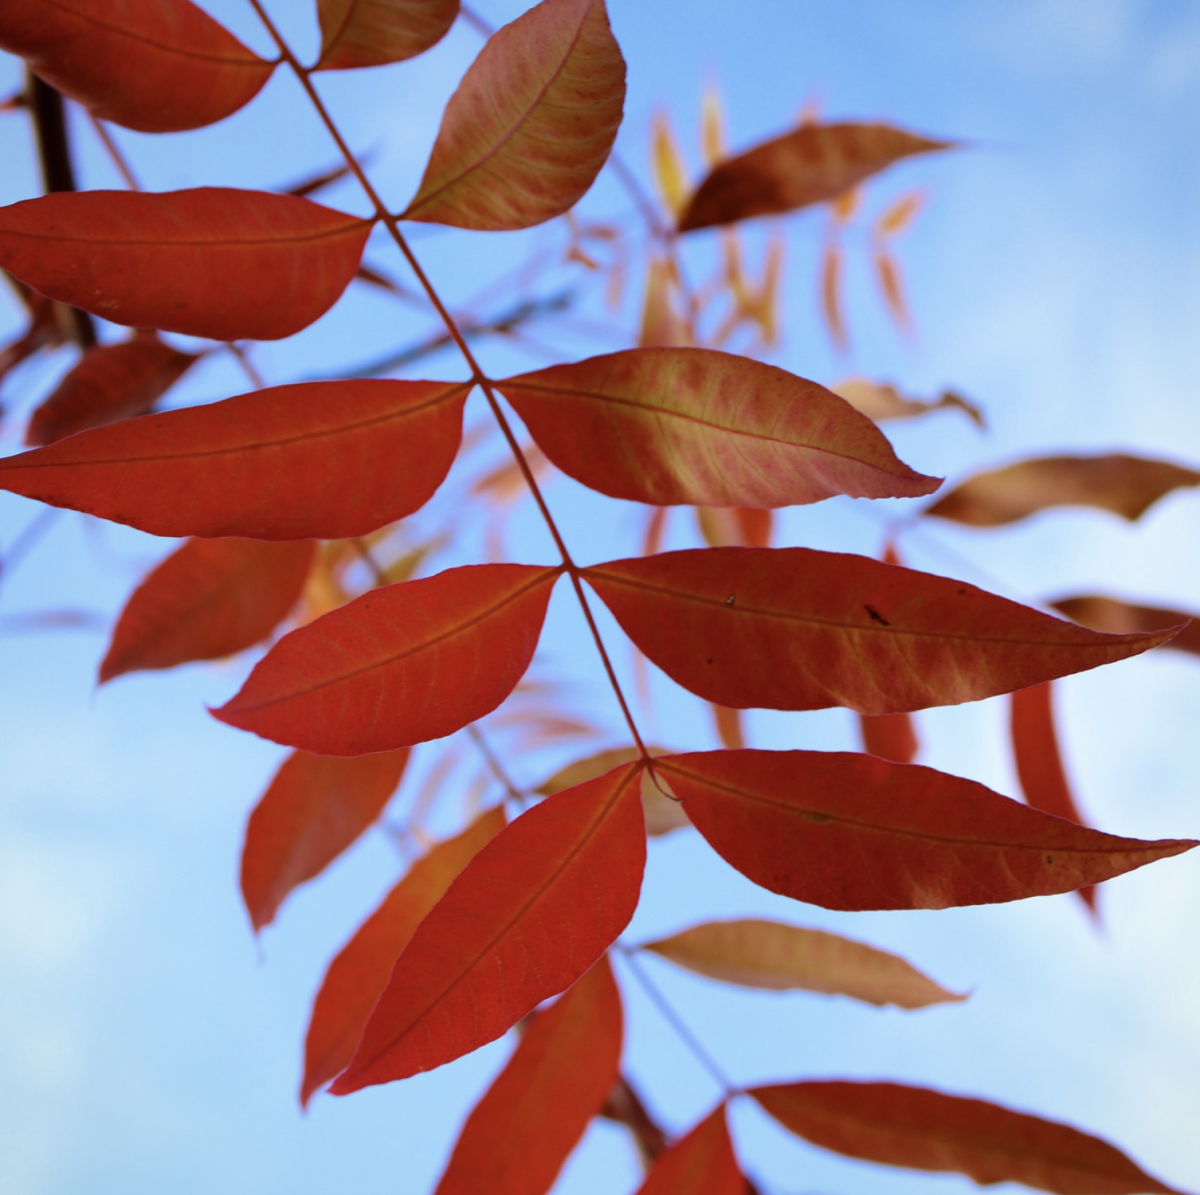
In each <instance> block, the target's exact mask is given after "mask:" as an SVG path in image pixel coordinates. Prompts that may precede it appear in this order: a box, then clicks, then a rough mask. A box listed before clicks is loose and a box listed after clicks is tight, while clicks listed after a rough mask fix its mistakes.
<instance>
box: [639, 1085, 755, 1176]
mask: <svg viewBox="0 0 1200 1195" xmlns="http://www.w3.org/2000/svg"><path fill="white" fill-rule="evenodd" d="M749 1190H750V1188H749V1186H748V1185H747V1183H746V1179H745V1177H744V1176H743V1174H742V1171H741V1168H740V1167H739V1166H738V1160H737V1155H736V1154H735V1153H734V1152H733V1142H732V1141H731V1140H730V1139H729V1126H728V1125H727V1124H726V1123H725V1105H724V1104H721V1105H719V1106H718V1107H717V1108H715V1109H713V1111H712V1112H710V1113H709V1115H708V1116H706V1117H705V1118H704V1120H702V1121H701V1122H700V1123H699V1124H698V1125H696V1126H695V1127H694V1128H693V1129H692V1130H691V1131H690V1132H689V1133H688V1134H687V1136H685V1137H681V1138H680V1139H679V1140H678V1141H676V1142H675V1144H674V1145H672V1146H671V1148H670V1149H668V1150H667V1151H666V1152H665V1153H663V1154H660V1155H659V1157H658V1159H657V1160H656V1161H655V1163H654V1169H652V1170H651V1171H650V1173H649V1175H647V1177H646V1181H645V1182H644V1183H643V1184H642V1185H641V1186H640V1187H639V1188H638V1192H637V1195H748V1192H749Z"/></svg>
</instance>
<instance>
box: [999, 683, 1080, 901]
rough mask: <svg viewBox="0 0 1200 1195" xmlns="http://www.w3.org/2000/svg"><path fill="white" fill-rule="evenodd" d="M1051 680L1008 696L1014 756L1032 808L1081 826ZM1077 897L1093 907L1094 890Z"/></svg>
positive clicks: (1022, 787)
mask: <svg viewBox="0 0 1200 1195" xmlns="http://www.w3.org/2000/svg"><path fill="white" fill-rule="evenodd" d="M1052 697H1053V684H1052V682H1050V681H1046V683H1045V684H1043V685H1034V686H1033V687H1032V688H1029V689H1018V690H1017V691H1016V692H1015V693H1013V694H1012V695H1011V697H1010V698H1009V703H1010V704H1009V713H1010V723H1011V729H1012V744H1013V758H1014V762H1015V763H1016V765H1017V778H1018V779H1019V780H1020V782H1021V791H1022V792H1023V793H1024V794H1025V800H1026V801H1028V802H1029V804H1030V805H1032V806H1033V808H1034V809H1040V810H1041V811H1042V812H1043V813H1052V814H1053V815H1054V816H1055V817H1065V818H1066V819H1067V820H1068V821H1072V822H1076V823H1078V824H1079V825H1081V826H1083V825H1086V824H1087V823H1086V822H1085V821H1084V819H1083V816H1082V815H1081V814H1080V812H1079V809H1078V808H1077V807H1076V805H1075V798H1074V797H1073V796H1072V795H1071V786H1070V784H1068V783H1067V773H1066V771H1065V770H1064V769H1063V764H1062V756H1061V755H1060V754H1059V750H1058V735H1057V734H1056V733H1055V730H1054V709H1053V705H1052ZM1079 895H1080V898H1081V899H1082V900H1083V902H1084V903H1085V904H1086V905H1087V906H1088V908H1089V909H1091V910H1093V911H1094V910H1095V908H1096V890H1095V888H1092V887H1087V888H1080V890H1079Z"/></svg>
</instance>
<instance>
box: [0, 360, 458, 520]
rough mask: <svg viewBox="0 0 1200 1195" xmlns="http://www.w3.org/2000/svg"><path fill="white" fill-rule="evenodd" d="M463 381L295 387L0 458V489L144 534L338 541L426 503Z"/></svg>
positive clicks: (450, 453)
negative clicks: (122, 524) (137, 530)
mask: <svg viewBox="0 0 1200 1195" xmlns="http://www.w3.org/2000/svg"><path fill="white" fill-rule="evenodd" d="M470 388H471V383H469V382H388V381H350V382H305V383H301V384H299V385H295V386H275V387H272V388H271V389H269V390H257V391H255V392H253V393H251V394H241V395H238V396H237V397H235V398H228V399H225V400H224V401H222V402H216V403H209V404H208V405H206V406H201V407H188V408H185V409H182V410H178V411H163V412H161V413H160V414H156V415H146V416H143V417H142V418H141V419H131V420H127V421H125V422H122V423H116V424H112V425H110V426H108V427H98V428H94V429H93V430H91V431H87V432H80V433H79V434H78V435H76V436H72V437H71V438H70V439H67V440H60V441H59V442H58V443H56V444H50V445H48V446H47V447H45V448H37V449H34V450H33V451H31V452H24V453H21V454H19V455H17V456H10V457H5V458H3V459H0V489H5V490H10V491H12V492H13V493H14V494H23V495H25V497H27V498H37V499H38V500H39V501H42V502H48V503H50V505H52V506H66V507H69V508H70V509H71V510H81V511H83V512H85V513H86V514H93V515H98V516H99V517H100V518H103V519H112V520H113V521H114V522H118V523H127V524H129V525H130V526H131V527H137V528H138V529H139V530H141V531H148V532H150V533H151V534H152V535H171V536H176V535H198V536H205V537H212V536H221V535H238V536H246V537H249V538H255V539H341V538H344V537H347V536H356V535H366V534H367V533H368V532H370V531H374V530H376V529H377V528H379V527H382V526H384V525H385V524H387V523H391V522H394V521H395V520H396V519H399V518H402V517H403V516H404V515H407V514H411V513H412V512H413V511H414V510H418V509H419V508H420V507H421V506H423V505H424V504H425V503H426V502H427V501H428V500H429V498H430V497H432V495H433V493H434V491H435V490H436V489H437V488H438V486H439V485H441V483H442V480H443V479H444V478H445V476H446V473H447V472H448V470H449V468H450V464H451V462H452V461H453V460H454V456H455V453H456V452H457V451H458V445H459V440H460V438H461V435H462V410H463V404H464V403H465V402H466V397H467V393H468V391H469V390H470Z"/></svg>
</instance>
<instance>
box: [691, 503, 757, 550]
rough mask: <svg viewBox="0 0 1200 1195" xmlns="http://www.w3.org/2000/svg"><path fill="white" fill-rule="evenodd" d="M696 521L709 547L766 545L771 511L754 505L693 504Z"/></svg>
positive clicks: (753, 546) (754, 546) (755, 546)
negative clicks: (694, 505)
mask: <svg viewBox="0 0 1200 1195" xmlns="http://www.w3.org/2000/svg"><path fill="white" fill-rule="evenodd" d="M693 510H694V511H695V512H696V523H697V524H698V525H699V527H700V534H701V535H703V536H704V542H705V543H706V544H708V545H709V547H711V548H767V547H770V545H771V532H772V529H773V528H772V523H773V517H774V516H773V512H772V511H769V510H763V509H761V508H760V507H754V506H696V507H693Z"/></svg>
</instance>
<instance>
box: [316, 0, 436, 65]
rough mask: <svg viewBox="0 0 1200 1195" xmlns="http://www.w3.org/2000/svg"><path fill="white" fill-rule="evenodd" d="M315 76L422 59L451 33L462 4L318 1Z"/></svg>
mask: <svg viewBox="0 0 1200 1195" xmlns="http://www.w3.org/2000/svg"><path fill="white" fill-rule="evenodd" d="M317 14H318V16H319V17H320V18H321V57H320V59H319V60H318V62H317V65H316V68H315V69H316V70H319V71H336V70H352V69H354V68H355V67H360V66H382V65H384V64H385V63H388V62H402V61H404V60H405V59H406V58H415V57H416V56H417V55H418V54H423V53H424V52H425V51H426V50H428V49H430V47H432V46H436V45H437V43H438V42H439V41H441V40H442V38H443V37H445V35H446V34H447V33H448V32H449V31H450V26H451V25H453V24H454V19H455V18H456V17H457V16H458V0H318V3H317Z"/></svg>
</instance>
